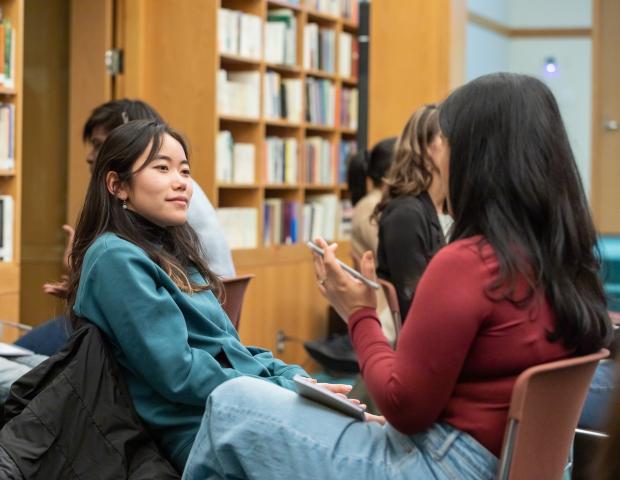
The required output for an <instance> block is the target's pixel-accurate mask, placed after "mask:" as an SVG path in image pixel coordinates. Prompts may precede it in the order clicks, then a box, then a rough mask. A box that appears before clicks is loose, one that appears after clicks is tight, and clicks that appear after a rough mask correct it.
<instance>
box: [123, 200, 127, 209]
mask: <svg viewBox="0 0 620 480" xmlns="http://www.w3.org/2000/svg"><path fill="white" fill-rule="evenodd" d="M123 210H127V200H123Z"/></svg>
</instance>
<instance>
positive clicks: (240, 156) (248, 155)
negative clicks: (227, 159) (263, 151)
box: [233, 143, 256, 183]
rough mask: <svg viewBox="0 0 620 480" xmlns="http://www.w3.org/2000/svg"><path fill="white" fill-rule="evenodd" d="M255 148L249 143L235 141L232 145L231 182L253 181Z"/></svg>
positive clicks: (254, 178)
mask: <svg viewBox="0 0 620 480" xmlns="http://www.w3.org/2000/svg"><path fill="white" fill-rule="evenodd" d="M254 159H255V148H254V145H253V144H251V143H235V145H234V147H233V182H235V183H254V182H255V181H256V177H255V167H254V165H255V160H254Z"/></svg>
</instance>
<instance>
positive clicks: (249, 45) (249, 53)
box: [239, 13, 262, 60]
mask: <svg viewBox="0 0 620 480" xmlns="http://www.w3.org/2000/svg"><path fill="white" fill-rule="evenodd" d="M239 15H240V23H239V55H240V56H241V57H246V58H252V59H254V60H260V58H261V52H262V45H261V44H262V42H261V30H262V21H261V19H260V17H257V16H256V15H251V14H248V13H240V14H239Z"/></svg>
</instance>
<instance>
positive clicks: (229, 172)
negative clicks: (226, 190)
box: [215, 130, 256, 183]
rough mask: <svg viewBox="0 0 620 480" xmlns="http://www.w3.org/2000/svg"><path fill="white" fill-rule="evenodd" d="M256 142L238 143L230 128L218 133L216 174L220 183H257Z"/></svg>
mask: <svg viewBox="0 0 620 480" xmlns="http://www.w3.org/2000/svg"><path fill="white" fill-rule="evenodd" d="M255 150H256V149H255V148H254V144H252V143H236V142H235V141H234V139H233V136H232V134H231V133H230V132H229V131H228V130H222V131H220V132H219V133H218V135H217V145H216V155H217V157H216V162H215V175H216V178H217V181H218V182H220V183H255V182H256V175H255V170H256V168H255V165H256V155H255Z"/></svg>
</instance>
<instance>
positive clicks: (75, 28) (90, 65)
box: [67, 0, 114, 225]
mask: <svg viewBox="0 0 620 480" xmlns="http://www.w3.org/2000/svg"><path fill="white" fill-rule="evenodd" d="M113 19H114V0H72V2H71V40H70V44H71V48H70V52H69V62H70V68H69V132H68V135H69V138H68V144H69V162H68V175H69V182H68V186H67V222H69V223H70V224H72V225H75V222H76V220H77V215H78V213H79V211H80V209H81V208H82V204H83V201H84V194H85V192H86V188H87V186H88V180H89V178H90V174H89V172H88V167H87V165H86V154H87V148H86V146H85V145H84V142H83V141H82V128H83V126H84V121H85V120H86V119H87V118H88V116H89V115H90V112H91V111H92V109H93V108H94V107H96V106H97V105H99V104H101V103H103V102H106V101H108V100H111V99H112V98H113V91H112V76H110V75H108V74H107V73H106V69H105V62H104V59H105V52H106V50H108V49H110V48H112V45H113V33H114V23H113Z"/></svg>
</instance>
